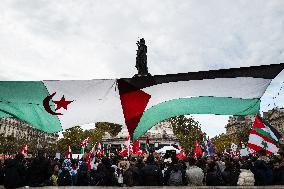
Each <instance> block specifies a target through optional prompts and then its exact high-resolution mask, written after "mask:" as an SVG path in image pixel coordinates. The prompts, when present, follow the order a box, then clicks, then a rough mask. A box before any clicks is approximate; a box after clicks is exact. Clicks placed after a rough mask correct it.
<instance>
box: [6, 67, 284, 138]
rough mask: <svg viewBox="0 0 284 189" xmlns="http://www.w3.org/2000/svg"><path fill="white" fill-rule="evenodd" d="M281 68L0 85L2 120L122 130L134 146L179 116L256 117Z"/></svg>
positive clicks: (51, 128)
mask: <svg viewBox="0 0 284 189" xmlns="http://www.w3.org/2000/svg"><path fill="white" fill-rule="evenodd" d="M283 68H284V64H277V65H265V66H255V67H248V68H234V69H227V70H213V71H202V72H194V73H182V74H169V75H156V76H147V77H134V78H124V79H114V80H112V79H109V80H108V79H106V80H103V79H100V80H80V81H2V82H0V117H15V118H18V119H20V120H23V121H25V122H27V123H29V124H30V125H31V126H33V127H35V128H37V129H40V130H42V131H45V132H49V133H51V132H58V131H61V130H62V129H67V128H70V127H73V126H76V125H82V124H87V123H94V122H111V123H117V124H126V126H127V128H128V131H129V134H130V135H131V136H132V134H133V138H134V139H135V140H137V139H138V138H139V137H140V136H142V135H143V134H144V133H145V132H147V131H148V130H149V129H150V128H151V127H153V126H154V125H156V124H157V123H159V122H161V121H163V120H165V119H167V118H170V117H173V116H178V115H187V114H221V115H248V114H254V115H255V114H257V113H258V111H259V107H260V98H261V96H262V95H263V93H264V92H265V90H266V88H267V87H268V85H269V84H270V82H271V80H272V79H273V78H274V77H276V75H277V74H278V73H279V72H281V70H282V69H283Z"/></svg>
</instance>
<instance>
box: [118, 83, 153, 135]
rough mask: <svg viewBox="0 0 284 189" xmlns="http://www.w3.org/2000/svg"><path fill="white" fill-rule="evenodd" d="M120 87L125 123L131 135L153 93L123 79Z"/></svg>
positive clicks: (119, 84)
mask: <svg viewBox="0 0 284 189" xmlns="http://www.w3.org/2000/svg"><path fill="white" fill-rule="evenodd" d="M118 88H119V94H120V101H121V106H122V109H123V114H124V118H125V124H126V126H127V129H128V132H129V135H130V136H132V134H133V132H134V130H135V129H136V127H137V125H138V123H139V121H140V119H141V117H142V115H143V112H144V110H145V108H146V106H147V104H148V102H149V100H150V98H151V95H149V94H147V93H145V92H144V91H142V90H141V89H139V88H137V87H135V86H133V85H131V84H129V83H128V82H126V81H124V80H122V79H119V80H118Z"/></svg>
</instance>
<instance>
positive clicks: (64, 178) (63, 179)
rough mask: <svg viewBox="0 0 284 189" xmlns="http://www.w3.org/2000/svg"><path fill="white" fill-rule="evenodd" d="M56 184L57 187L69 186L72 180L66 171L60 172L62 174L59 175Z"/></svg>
mask: <svg viewBox="0 0 284 189" xmlns="http://www.w3.org/2000/svg"><path fill="white" fill-rule="evenodd" d="M57 184H58V186H71V184H72V178H71V174H70V172H69V171H68V170H67V169H64V170H62V172H61V173H60V174H59V176H58V180H57Z"/></svg>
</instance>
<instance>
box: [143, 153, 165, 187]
mask: <svg viewBox="0 0 284 189" xmlns="http://www.w3.org/2000/svg"><path fill="white" fill-rule="evenodd" d="M146 163H147V165H146V166H145V167H143V168H142V169H141V177H142V179H143V184H142V185H143V186H162V185H163V175H162V171H161V169H160V168H159V167H158V166H157V165H156V164H155V158H154V156H153V155H149V157H148V158H147V162H146Z"/></svg>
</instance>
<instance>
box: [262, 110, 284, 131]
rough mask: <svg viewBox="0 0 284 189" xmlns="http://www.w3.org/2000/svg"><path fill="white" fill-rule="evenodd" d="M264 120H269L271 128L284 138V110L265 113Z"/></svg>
mask: <svg viewBox="0 0 284 189" xmlns="http://www.w3.org/2000/svg"><path fill="white" fill-rule="evenodd" d="M263 118H264V119H265V120H267V121H268V122H269V123H270V125H271V126H273V127H274V128H275V129H277V130H278V132H279V133H280V134H281V135H282V136H284V109H283V108H273V109H272V110H269V111H268V112H264V113H263Z"/></svg>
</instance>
